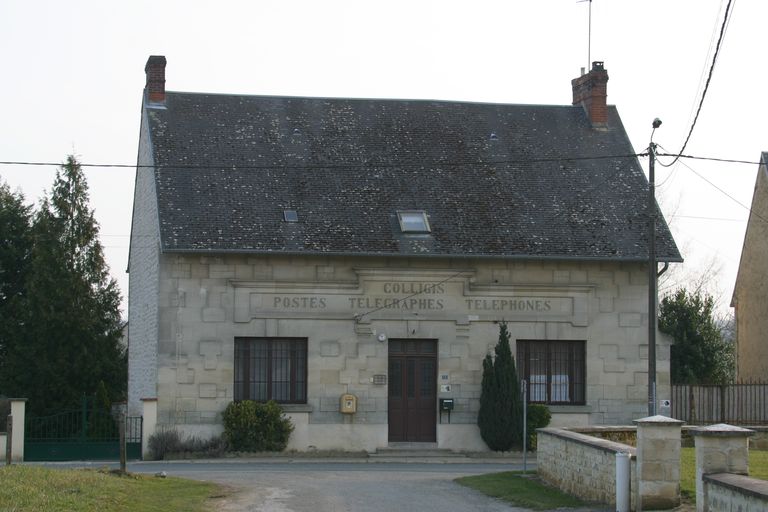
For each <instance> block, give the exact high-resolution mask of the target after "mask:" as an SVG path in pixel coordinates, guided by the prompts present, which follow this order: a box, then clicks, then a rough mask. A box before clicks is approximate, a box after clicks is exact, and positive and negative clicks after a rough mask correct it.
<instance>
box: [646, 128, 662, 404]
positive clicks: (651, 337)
mask: <svg viewBox="0 0 768 512" xmlns="http://www.w3.org/2000/svg"><path fill="white" fill-rule="evenodd" d="M659 126H661V120H659V119H658V118H656V119H654V120H653V129H654V131H655V130H656V128H658V127H659ZM651 139H653V133H651ZM655 166H656V144H655V143H654V142H653V141H652V140H651V144H650V146H649V147H648V416H656V303H657V301H658V297H657V295H658V292H657V279H658V276H657V275H656V272H657V270H658V268H657V265H656V184H655V180H656V176H655Z"/></svg>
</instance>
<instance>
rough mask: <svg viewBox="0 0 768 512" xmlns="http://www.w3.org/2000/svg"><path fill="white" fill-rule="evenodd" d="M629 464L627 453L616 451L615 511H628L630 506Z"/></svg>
mask: <svg viewBox="0 0 768 512" xmlns="http://www.w3.org/2000/svg"><path fill="white" fill-rule="evenodd" d="M630 473H631V469H630V464H629V454H628V453H624V452H617V453H616V512H629V507H630V496H631V495H630V488H629V480H630Z"/></svg>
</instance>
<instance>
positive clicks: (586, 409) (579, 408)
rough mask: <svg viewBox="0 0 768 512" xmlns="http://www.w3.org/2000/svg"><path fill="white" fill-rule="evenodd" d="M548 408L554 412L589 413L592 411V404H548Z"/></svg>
mask: <svg viewBox="0 0 768 512" xmlns="http://www.w3.org/2000/svg"><path fill="white" fill-rule="evenodd" d="M547 408H548V409H549V412H551V413H552V414H589V413H591V412H592V406H591V405H548V406H547Z"/></svg>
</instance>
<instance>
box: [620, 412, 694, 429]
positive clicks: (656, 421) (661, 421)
mask: <svg viewBox="0 0 768 512" xmlns="http://www.w3.org/2000/svg"><path fill="white" fill-rule="evenodd" d="M632 423H634V424H636V425H660V426H665V425H669V426H674V425H682V424H683V423H685V422H684V421H680V420H676V419H674V418H669V417H667V416H662V415H660V414H657V415H656V416H648V417H647V418H640V419H639V420H633V421H632Z"/></svg>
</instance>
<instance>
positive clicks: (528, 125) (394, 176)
mask: <svg viewBox="0 0 768 512" xmlns="http://www.w3.org/2000/svg"><path fill="white" fill-rule="evenodd" d="M606 79H607V78H606ZM147 114H148V120H149V128H150V139H151V144H152V154H153V156H154V164H155V166H156V168H155V180H156V189H157V199H158V206H159V216H160V219H159V221H160V234H161V242H162V248H163V250H164V251H169V252H177V251H194V252H256V253H293V254H295V253H302V254H366V255H368V254H377V255H424V256H452V257H454V256H471V257H476V256H478V257H479V256H490V257H523V258H531V257H532V258H578V259H609V260H642V259H644V258H647V239H648V236H647V235H648V229H647V215H646V214H645V210H646V205H647V197H648V195H647V190H648V182H647V180H646V178H645V176H644V174H643V172H642V169H641V168H640V165H639V163H638V161H637V158H635V157H631V156H629V155H633V154H634V153H635V151H634V150H633V148H632V146H631V144H630V142H629V139H628V137H627V134H626V132H625V131H624V128H623V126H622V124H621V121H620V119H619V116H618V113H617V112H616V109H615V107H608V112H607V115H608V122H607V123H606V127H605V128H601V129H596V128H593V127H592V125H591V124H590V120H589V119H588V117H587V115H586V114H585V111H584V109H583V108H582V107H581V106H578V105H577V106H543V105H509V104H488V103H466V102H449V101H428V100H385V99H340V98H300V97H274V96H246V95H214V94H197V93H180V92H167V93H165V96H164V105H163V106H162V107H161V108H153V107H152V104H151V103H150V104H149V107H148V108H147ZM564 158H570V160H567V159H564ZM285 209H294V210H297V212H298V222H285V221H284V218H283V212H284V210H285ZM403 210H423V211H424V212H426V214H427V215H428V219H429V224H430V226H431V232H430V233H429V234H403V233H401V230H400V226H399V224H398V219H397V212H398V211H403ZM657 218H658V219H660V221H659V222H658V225H657V228H658V229H657V233H658V240H657V254H658V259H659V260H661V261H681V257H680V254H679V252H678V250H677V248H676V246H675V244H674V241H673V240H672V236H671V234H670V232H669V230H668V228H667V225H666V223H664V222H663V217H661V216H660V215H659V217H657Z"/></svg>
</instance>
